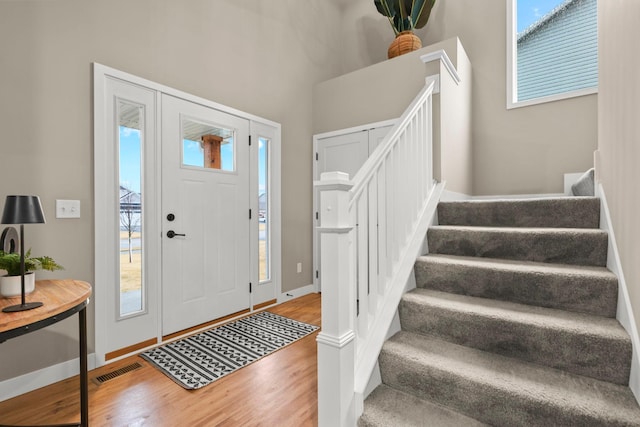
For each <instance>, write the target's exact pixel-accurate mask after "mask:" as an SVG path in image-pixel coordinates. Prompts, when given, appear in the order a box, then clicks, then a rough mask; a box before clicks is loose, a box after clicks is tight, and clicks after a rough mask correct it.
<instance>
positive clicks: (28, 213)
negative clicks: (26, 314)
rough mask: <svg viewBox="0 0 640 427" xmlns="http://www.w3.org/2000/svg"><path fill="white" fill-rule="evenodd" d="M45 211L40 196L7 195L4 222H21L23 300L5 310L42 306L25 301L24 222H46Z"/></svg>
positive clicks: (39, 303) (12, 310) (21, 309)
mask: <svg viewBox="0 0 640 427" xmlns="http://www.w3.org/2000/svg"><path fill="white" fill-rule="evenodd" d="M44 222H45V221H44V212H43V211H42V205H41V204H40V198H39V197H38V196H7V200H6V202H5V204H4V212H3V213H2V224H20V276H21V278H20V280H21V282H20V284H21V291H22V292H21V294H22V301H21V303H20V304H16V305H12V306H9V307H5V308H4V309H3V310H2V311H4V312H8V313H11V312H16V311H25V310H31V309H33V308H36V307H40V306H42V303H41V302H29V303H27V302H26V301H25V296H24V274H25V267H24V224H44Z"/></svg>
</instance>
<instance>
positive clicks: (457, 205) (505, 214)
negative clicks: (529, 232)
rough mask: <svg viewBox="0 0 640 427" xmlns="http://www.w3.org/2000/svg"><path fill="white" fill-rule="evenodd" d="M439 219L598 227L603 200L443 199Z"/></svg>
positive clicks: (446, 222)
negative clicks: (446, 200) (447, 200)
mask: <svg viewBox="0 0 640 427" xmlns="http://www.w3.org/2000/svg"><path fill="white" fill-rule="evenodd" d="M438 221H439V223H440V224H442V225H472V226H494V227H561V228H598V227H599V226H600V200H599V199H597V198H595V197H555V198H539V199H503V200H473V201H457V202H440V203H439V204H438Z"/></svg>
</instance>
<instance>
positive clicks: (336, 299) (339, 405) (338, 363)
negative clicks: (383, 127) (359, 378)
mask: <svg viewBox="0 0 640 427" xmlns="http://www.w3.org/2000/svg"><path fill="white" fill-rule="evenodd" d="M352 186H353V184H352V183H351V182H350V181H349V175H348V174H345V173H342V172H327V173H323V174H322V175H321V178H320V181H319V182H316V187H317V188H318V189H319V190H320V212H321V216H320V218H321V224H320V228H319V231H320V256H321V258H320V260H321V261H320V262H321V267H320V274H321V278H322V331H321V332H320V333H319V334H318V338H317V342H318V426H319V427H353V426H355V424H356V419H355V403H354V397H355V392H354V390H355V382H354V378H355V342H354V338H355V333H354V330H353V328H354V310H355V274H354V272H355V268H354V265H353V263H354V262H355V257H354V255H353V246H352V245H353V242H352V236H353V233H352V230H353V224H351V223H350V219H349V217H350V216H349V190H350V189H351V188H352Z"/></svg>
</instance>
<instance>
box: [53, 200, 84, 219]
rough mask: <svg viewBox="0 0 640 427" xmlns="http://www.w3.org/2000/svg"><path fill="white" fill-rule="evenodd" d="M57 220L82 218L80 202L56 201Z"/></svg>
mask: <svg viewBox="0 0 640 427" xmlns="http://www.w3.org/2000/svg"><path fill="white" fill-rule="evenodd" d="M56 218H80V200H56Z"/></svg>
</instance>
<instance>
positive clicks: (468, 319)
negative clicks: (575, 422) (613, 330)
mask: <svg viewBox="0 0 640 427" xmlns="http://www.w3.org/2000/svg"><path fill="white" fill-rule="evenodd" d="M398 310H399V313H400V323H401V325H402V329H403V330H405V331H409V332H415V333H419V334H423V335H431V336H435V337H438V338H441V339H444V340H447V341H449V342H453V343H455V344H460V345H464V346H467V347H472V348H476V349H479V350H484V351H489V352H492V353H496V354H501V355H504V356H508V357H514V358H519V359H521V360H526V361H528V362H534V363H538V364H541V365H545V366H549V367H552V368H556V369H561V370H564V371H567V372H571V373H574V374H579V375H584V376H588V377H591V378H595V379H598V380H603V381H609V382H612V383H615V384H622V385H626V384H628V380H629V372H630V369H631V343H630V341H629V340H628V339H619V338H616V337H608V336H597V335H595V334H594V335H585V334H578V333H575V332H574V331H572V330H567V329H553V328H549V327H545V325H544V323H542V322H539V323H537V324H534V323H530V322H527V323H524V322H519V321H518V319H514V318H499V317H491V316H490V315H484V314H478V313H474V312H463V311H455V310H454V309H450V308H449V307H439V306H429V305H423V304H419V303H416V302H414V301H408V300H407V299H403V301H402V302H401V303H400V306H399V308H398Z"/></svg>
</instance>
